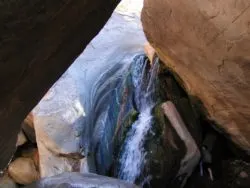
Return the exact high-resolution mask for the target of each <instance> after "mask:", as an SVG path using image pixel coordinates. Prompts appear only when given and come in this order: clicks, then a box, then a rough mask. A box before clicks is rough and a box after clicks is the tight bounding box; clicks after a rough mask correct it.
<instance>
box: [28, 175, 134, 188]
mask: <svg viewBox="0 0 250 188" xmlns="http://www.w3.org/2000/svg"><path fill="white" fill-rule="evenodd" d="M75 186H77V187H79V188H93V187H95V188H118V187H119V188H137V186H135V185H133V184H130V183H127V182H125V181H122V180H118V179H114V178H110V177H105V176H100V175H96V174H80V173H74V172H72V173H63V174H60V175H57V176H53V177H50V178H44V179H41V180H40V181H38V182H36V183H33V184H32V185H29V186H27V187H26V188H54V187H75Z"/></svg>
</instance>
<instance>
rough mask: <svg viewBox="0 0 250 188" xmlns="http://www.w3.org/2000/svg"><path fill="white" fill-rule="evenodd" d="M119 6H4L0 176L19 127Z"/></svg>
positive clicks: (114, 0)
mask: <svg viewBox="0 0 250 188" xmlns="http://www.w3.org/2000/svg"><path fill="white" fill-rule="evenodd" d="M118 2H119V1H118V0H102V1H99V0H82V1H73V0H67V1H66V0H63V1H62V0H53V1H42V0H28V1H21V0H17V1H4V0H0V23H1V25H0V88H1V92H0V130H1V131H0V153H1V155H0V171H1V170H2V169H3V168H4V167H5V166H6V164H7V163H8V162H9V160H10V158H11V156H12V154H13V152H14V151H15V144H16V138H17V133H18V132H19V130H20V126H21V122H22V120H23V119H24V118H25V116H26V115H27V114H28V112H29V111H30V110H32V108H33V107H34V106H35V105H36V104H37V102H38V101H39V100H40V99H41V98H42V96H44V94H45V93H46V91H47V90H48V89H49V88H50V87H51V86H52V84H53V83H54V82H55V81H56V80H57V79H58V78H59V77H60V76H61V75H62V73H63V72H65V70H66V69H67V68H68V67H69V65H70V64H71V63H72V62H73V61H74V60H75V58H76V57H77V56H78V55H79V54H80V53H81V52H82V51H83V49H84V48H85V47H86V45H87V44H88V43H89V42H90V40H91V39H92V38H93V37H95V36H96V34H97V33H98V32H99V31H100V29H101V28H102V27H103V25H104V24H105V23H106V21H107V20H108V18H109V17H110V15H111V13H112V12H113V10H114V8H115V7H116V5H117V4H118Z"/></svg>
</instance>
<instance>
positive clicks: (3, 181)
mask: <svg viewBox="0 0 250 188" xmlns="http://www.w3.org/2000/svg"><path fill="white" fill-rule="evenodd" d="M0 188H18V186H17V184H16V183H15V182H14V181H13V180H12V179H11V178H10V177H8V176H7V175H5V176H4V177H0Z"/></svg>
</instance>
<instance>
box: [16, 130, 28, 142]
mask: <svg viewBox="0 0 250 188" xmlns="http://www.w3.org/2000/svg"><path fill="white" fill-rule="evenodd" d="M26 142H27V138H26V136H25V135H24V133H23V131H20V132H19V133H18V135H17V142H16V146H21V145H23V144H25V143H26Z"/></svg>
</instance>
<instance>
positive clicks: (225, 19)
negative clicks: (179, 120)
mask: <svg viewBox="0 0 250 188" xmlns="http://www.w3.org/2000/svg"><path fill="white" fill-rule="evenodd" d="M236 2H237V3H236ZM248 6H249V3H248V1H246V0H242V1H235V0H229V1H227V2H226V1H210V0H204V1H193V0H178V1H166V0H145V1H144V8H143V11H142V23H143V28H144V32H145V35H146V37H147V39H148V40H149V42H150V44H151V45H152V46H153V47H154V49H156V51H157V54H158V55H159V57H160V59H161V60H163V61H164V63H165V65H166V66H167V67H169V68H170V69H171V70H172V71H173V72H175V73H176V74H178V75H179V76H180V78H181V83H182V84H183V86H184V87H185V89H186V91H187V92H188V94H189V95H192V96H195V97H197V98H198V99H199V100H200V101H201V103H202V105H201V106H200V107H201V110H203V111H204V113H206V115H207V116H208V117H209V119H210V120H212V121H215V122H216V124H217V128H218V129H219V130H220V131H221V132H223V133H224V134H225V135H226V136H227V137H228V138H229V139H230V140H232V141H233V142H234V143H236V144H237V145H238V146H239V147H240V148H242V149H244V150H245V151H246V152H248V153H250V149H249V148H250V129H249V126H248V124H249V122H250V111H249V108H250V92H249V91H250V85H249V83H250V77H249V76H246V75H248V74H249V70H250V63H249V62H250V61H249V52H250V43H249V40H250V35H249V32H246V31H249V27H248V23H249V16H250V11H249V9H248ZM245 10H247V11H245ZM243 33H244V34H243Z"/></svg>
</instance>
